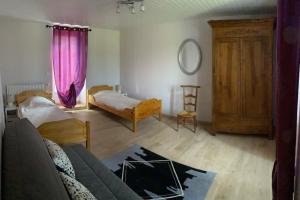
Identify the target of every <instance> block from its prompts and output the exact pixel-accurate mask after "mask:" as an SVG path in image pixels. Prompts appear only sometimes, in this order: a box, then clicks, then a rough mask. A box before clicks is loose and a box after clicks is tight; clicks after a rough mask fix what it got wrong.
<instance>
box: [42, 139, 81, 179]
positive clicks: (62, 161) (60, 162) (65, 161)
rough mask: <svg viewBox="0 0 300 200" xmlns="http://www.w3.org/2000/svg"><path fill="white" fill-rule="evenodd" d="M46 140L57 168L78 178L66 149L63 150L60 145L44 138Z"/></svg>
mask: <svg viewBox="0 0 300 200" xmlns="http://www.w3.org/2000/svg"><path fill="white" fill-rule="evenodd" d="M44 142H45V144H46V146H47V148H48V151H49V154H50V156H51V158H52V160H53V162H54V164H55V165H56V167H57V169H58V170H59V171H61V172H64V173H66V174H67V175H68V176H70V177H72V178H76V177H75V171H74V168H73V166H72V163H71V161H70V160H69V158H68V156H67V154H66V153H65V152H64V150H62V148H61V147H60V146H58V144H56V143H54V142H52V141H50V140H47V139H44Z"/></svg>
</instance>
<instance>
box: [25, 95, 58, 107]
mask: <svg viewBox="0 0 300 200" xmlns="http://www.w3.org/2000/svg"><path fill="white" fill-rule="evenodd" d="M53 105H54V103H53V102H52V101H50V100H49V99H47V98H45V97H41V96H32V97H29V98H27V99H26V100H25V101H24V102H22V103H21V104H20V106H21V107H45V106H53Z"/></svg>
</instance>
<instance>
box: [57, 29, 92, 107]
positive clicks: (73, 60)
mask: <svg viewBox="0 0 300 200" xmlns="http://www.w3.org/2000/svg"><path fill="white" fill-rule="evenodd" d="M87 46H88V29H85V28H84V29H83V28H70V27H62V26H54V27H53V36H52V67H53V72H54V79H55V84H56V89H57V93H58V97H59V100H60V102H61V104H62V105H63V106H65V107H67V108H73V107H74V106H75V105H76V98H77V97H78V95H79V94H80V92H81V90H82V88H83V86H84V83H85V79H86V70H87V52H88V50H87Z"/></svg>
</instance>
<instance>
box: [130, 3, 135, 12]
mask: <svg viewBox="0 0 300 200" xmlns="http://www.w3.org/2000/svg"><path fill="white" fill-rule="evenodd" d="M130 11H131V14H135V8H134V5H133V4H132V6H131V7H130Z"/></svg>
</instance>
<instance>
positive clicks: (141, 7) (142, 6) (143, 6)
mask: <svg viewBox="0 0 300 200" xmlns="http://www.w3.org/2000/svg"><path fill="white" fill-rule="evenodd" d="M140 11H141V12H145V4H144V1H142V2H141V6H140Z"/></svg>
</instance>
